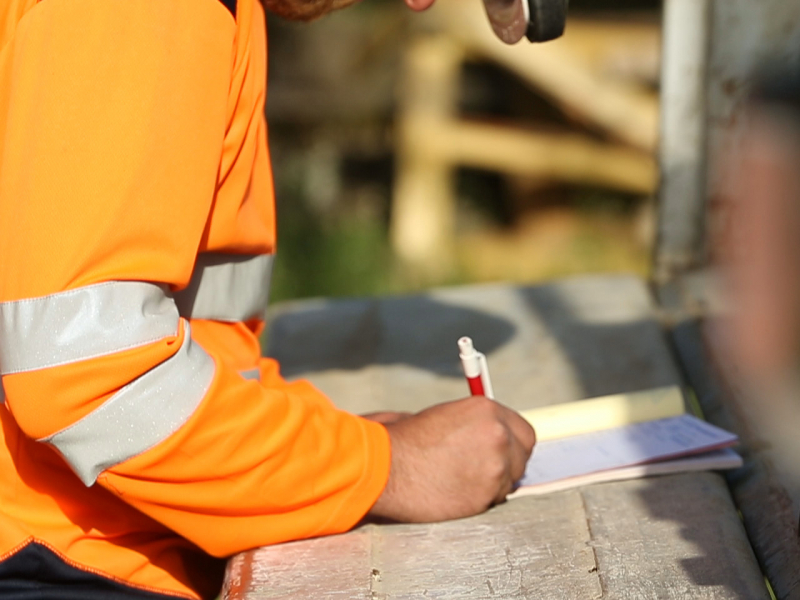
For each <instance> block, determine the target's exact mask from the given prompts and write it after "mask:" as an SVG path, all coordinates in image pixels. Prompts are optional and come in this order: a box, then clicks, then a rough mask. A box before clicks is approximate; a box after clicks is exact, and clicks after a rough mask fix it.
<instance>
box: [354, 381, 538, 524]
mask: <svg viewBox="0 0 800 600" xmlns="http://www.w3.org/2000/svg"><path fill="white" fill-rule="evenodd" d="M386 428H387V430H388V431H389V436H390V438H391V442H392V466H391V473H390V475H389V482H388V483H387V485H386V488H385V489H384V491H383V494H382V495H381V497H380V498H378V501H377V502H376V503H375V505H374V506H373V507H372V510H371V511H370V515H371V516H374V517H382V518H387V519H392V520H395V521H406V522H418V523H419V522H430V521H444V520H448V519H458V518H461V517H468V516H471V515H475V514H478V513H480V512H483V511H485V510H486V509H487V508H489V507H490V506H491V505H492V504H496V503H498V502H502V501H503V500H504V499H505V497H506V495H507V494H508V493H509V492H510V491H511V490H512V488H513V485H514V483H515V482H516V481H517V480H519V479H520V478H521V477H522V475H523V474H524V472H525V464H526V463H527V462H528V458H529V457H530V454H531V451H532V449H533V445H534V443H535V441H536V435H535V433H534V431H533V428H532V427H531V426H530V425H529V424H528V423H527V422H526V421H525V420H524V419H523V418H522V417H520V416H519V415H518V414H517V413H516V412H514V411H512V410H510V409H508V408H506V407H504V406H502V405H501V404H498V403H497V402H494V401H492V400H488V399H486V398H484V397H483V396H473V397H471V398H466V399H464V400H458V401H455V402H449V403H447V404H440V405H438V406H434V407H432V408H429V409H427V410H424V411H422V412H421V413H419V414H416V415H413V416H411V417H408V418H406V419H402V420H399V421H395V422H391V423H388V424H387V425H386Z"/></svg>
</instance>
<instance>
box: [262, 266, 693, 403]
mask: <svg viewBox="0 0 800 600" xmlns="http://www.w3.org/2000/svg"><path fill="white" fill-rule="evenodd" d="M270 321H271V326H270V331H269V341H268V354H269V355H270V356H274V357H275V358H277V359H278V360H279V361H280V362H281V365H282V369H283V372H284V374H285V375H287V376H288V377H298V376H308V378H309V379H310V380H311V381H312V382H313V383H314V384H315V385H317V386H318V387H319V388H320V389H322V391H324V392H326V393H328V394H329V395H330V396H331V398H332V399H333V400H334V402H336V403H337V404H339V405H340V406H341V407H342V408H345V409H347V410H350V411H353V412H370V411H376V410H412V411H416V410H420V409H422V408H424V407H426V406H429V405H431V404H435V403H437V402H442V401H444V400H450V399H454V398H459V397H463V396H465V395H466V393H467V388H466V384H465V382H464V380H463V375H462V374H461V370H460V369H461V367H460V364H459V362H458V356H457V349H456V340H457V339H458V338H459V337H461V336H462V335H469V336H471V337H472V338H473V339H474V340H475V344H476V346H477V347H478V348H479V349H480V350H481V351H482V352H485V353H486V354H487V357H488V360H489V366H490V369H491V373H492V379H493V383H494V387H495V392H496V394H497V397H498V399H500V400H501V401H502V402H504V403H505V404H508V405H509V406H512V407H513V408H515V409H519V410H522V409H526V408H533V407H535V406H542V405H547V404H556V403H559V402H568V401H571V400H579V399H582V398H588V397H594V396H602V395H606V394H612V393H617V392H632V391H637V390H642V389H649V388H654V387H663V386H668V385H675V384H680V383H681V379H680V376H679V374H678V371H677V370H676V369H675V366H674V363H673V360H672V357H671V355H670V352H669V350H668V348H667V346H666V344H665V342H664V337H663V333H662V331H661V328H660V325H659V324H658V322H657V319H656V318H655V314H654V310H653V307H652V303H651V299H650V295H649V291H648V289H647V286H646V285H645V284H644V282H643V281H641V280H640V279H638V278H636V277H631V276H626V275H618V276H617V275H614V276H608V275H605V276H586V277H578V278H573V279H566V280H563V281H559V282H557V283H553V284H550V285H542V286H533V287H521V288H516V287H512V286H507V285H484V286H466V287H460V288H452V289H443V290H436V291H433V292H431V293H429V294H425V295H417V296H406V297H396V298H384V299H375V300H340V301H332V302H322V301H312V302H308V303H299V304H290V305H285V306H280V307H276V309H274V310H273V311H272V312H271V313H270Z"/></svg>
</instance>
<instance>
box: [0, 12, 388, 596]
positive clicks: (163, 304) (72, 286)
mask: <svg viewBox="0 0 800 600" xmlns="http://www.w3.org/2000/svg"><path fill="white" fill-rule="evenodd" d="M0 41H1V42H2V43H1V44H0V375H2V390H4V395H5V400H4V402H3V404H2V406H0V422H1V423H2V430H0V472H1V473H2V477H1V478H0V559H4V558H8V557H9V556H12V555H13V554H14V553H15V552H17V551H19V550H20V549H21V548H24V547H25V546H26V545H27V544H30V543H32V542H36V543H39V544H41V545H44V546H46V547H47V548H49V549H50V550H52V551H53V552H55V553H56V554H57V555H59V556H61V557H62V558H63V560H65V561H66V562H68V563H69V564H71V565H73V566H77V567H78V568H81V569H85V570H86V571H90V572H93V573H97V574H100V575H102V576H104V577H108V578H110V579H114V580H117V581H121V582H124V583H125V584H126V585H130V586H134V587H138V588H141V589H147V590H153V591H158V592H162V593H168V594H174V595H179V596H185V597H189V598H205V597H213V595H214V594H215V592H216V590H217V589H218V587H219V583H220V579H219V578H220V570H219V568H216V567H214V566H213V564H214V562H213V561H212V559H210V558H209V557H208V556H207V555H212V556H214V557H226V556H229V555H231V554H233V553H235V552H239V551H242V550H244V549H247V548H252V547H255V546H259V545H265V544H272V543H277V542H283V541H287V540H293V539H299V538H307V537H311V536H318V535H325V534H331V533H337V532H342V531H345V530H347V529H349V528H350V527H352V526H353V525H354V524H355V523H357V522H358V521H359V520H360V519H361V518H362V517H363V515H364V514H365V513H366V512H367V511H368V510H369V508H370V507H371V506H372V504H373V503H374V502H375V500H376V499H377V498H378V496H379V495H380V493H381V491H382V490H383V487H384V485H385V482H386V480H387V477H388V472H389V462H390V460H389V439H388V435H387V432H386V430H385V428H384V427H383V426H381V425H378V424H375V423H371V422H368V421H365V420H363V419H361V418H358V417H355V416H352V415H349V414H347V413H344V412H342V411H339V410H337V409H335V408H334V407H333V406H332V404H331V403H330V402H329V401H328V400H327V399H326V398H325V397H324V396H323V395H322V394H321V393H320V392H318V391H317V390H316V389H315V388H313V387H312V386H311V385H310V384H308V383H306V382H295V383H288V382H286V381H284V380H283V379H281V377H280V375H279V374H278V368H277V365H275V364H274V362H273V361H270V360H266V359H261V358H260V347H259V343H258V333H259V332H260V331H261V329H262V327H263V317H262V314H263V310H264V308H265V302H266V294H265V288H266V286H267V285H268V280H269V273H270V269H271V266H272V255H273V253H274V250H275V233H274V229H275V216H274V207H273V194H272V180H271V172H270V167H269V157H268V151H267V144H266V126H265V123H264V117H263V106H264V95H265V87H266V64H267V60H266V39H265V27H264V14H263V11H262V8H261V5H260V4H259V2H258V1H257V0H238V2H236V1H235V0H225V2H222V1H220V0H171V1H169V2H165V1H164V0H38V1H37V0H7V1H6V2H4V3H3V5H2V7H1V8H0Z"/></svg>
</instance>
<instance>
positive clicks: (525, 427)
mask: <svg viewBox="0 0 800 600" xmlns="http://www.w3.org/2000/svg"><path fill="white" fill-rule="evenodd" d="M500 406H501V407H502V409H503V411H504V412H503V419H504V420H505V422H506V424H507V425H508V428H509V429H510V430H511V433H513V434H514V437H515V438H517V440H519V443H520V444H521V445H522V447H523V448H525V451H526V452H527V453H528V455H530V453H531V451H532V450H533V446H534V444H536V432H535V431H534V430H533V427H531V424H530V423H528V422H527V421H526V420H525V419H523V418H522V416H520V414H519V413H518V412H516V411H513V410H511V409H510V408H507V407H505V406H502V405H500ZM526 460H527V459H526Z"/></svg>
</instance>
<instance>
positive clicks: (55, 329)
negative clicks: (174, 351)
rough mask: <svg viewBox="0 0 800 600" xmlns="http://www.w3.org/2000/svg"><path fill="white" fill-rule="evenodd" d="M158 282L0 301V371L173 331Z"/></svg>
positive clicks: (92, 354)
mask: <svg viewBox="0 0 800 600" xmlns="http://www.w3.org/2000/svg"><path fill="white" fill-rule="evenodd" d="M178 319H179V316H178V310H177V308H176V306H175V302H174V301H173V299H172V298H171V297H170V295H169V293H168V292H167V291H166V287H162V286H159V285H156V284H153V283H146V282H142V281H112V282H108V283H100V284H96V285H89V286H86V287H82V288H78V289H75V290H70V291H67V292H60V293H58V294H52V295H49V296H42V297H39V298H30V299H25V300H17V301H13V302H2V303H0V374H2V375H10V374H12V373H21V372H24V371H33V370H36V369H45V368H48V367H56V366H59V365H65V364H69V363H73V362H77V361H81V360H88V359H91V358H96V357H99V356H105V355H107V354H113V353H115V352H121V351H123V350H127V349H129V348H135V347H137V346H143V345H145V344H148V343H150V342H155V341H156V340H159V339H161V338H164V337H166V336H169V335H175V334H176V333H177V331H178Z"/></svg>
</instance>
